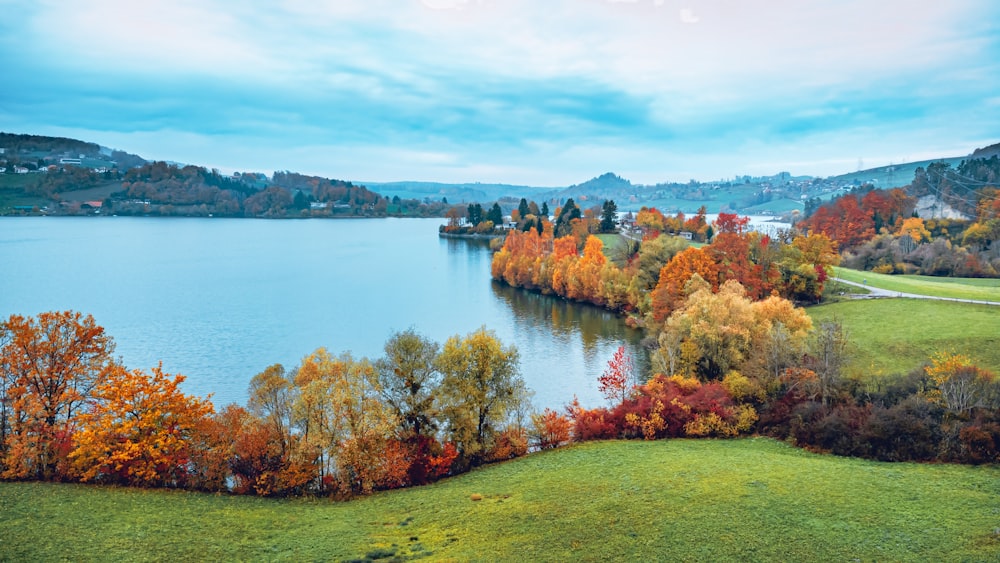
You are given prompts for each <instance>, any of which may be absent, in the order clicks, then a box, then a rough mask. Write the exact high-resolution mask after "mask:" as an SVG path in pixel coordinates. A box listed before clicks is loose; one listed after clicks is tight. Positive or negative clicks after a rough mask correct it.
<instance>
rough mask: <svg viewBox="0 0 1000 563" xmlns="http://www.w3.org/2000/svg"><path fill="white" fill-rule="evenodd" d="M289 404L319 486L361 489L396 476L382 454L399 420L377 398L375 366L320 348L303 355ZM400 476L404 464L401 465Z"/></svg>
mask: <svg viewBox="0 0 1000 563" xmlns="http://www.w3.org/2000/svg"><path fill="white" fill-rule="evenodd" d="M295 384H296V386H297V387H298V395H297V398H296V403H295V405H294V407H293V412H294V416H295V420H296V421H297V423H298V425H299V428H300V429H301V431H302V441H303V445H304V447H305V448H306V449H307V450H308V451H310V452H311V453H312V454H313V455H314V456H315V457H316V459H318V460H319V463H318V465H319V467H320V480H319V488H320V490H322V491H325V490H328V488H329V487H330V486H332V485H333V484H336V485H337V486H338V488H339V489H340V490H341V491H342V492H344V493H366V492H369V491H371V490H372V489H373V488H374V487H376V486H378V485H379V484H380V483H382V482H383V481H385V480H392V479H393V478H395V477H396V476H397V474H398V473H396V470H397V469H398V467H396V466H395V465H393V466H392V467H389V466H387V465H386V464H385V463H383V458H384V457H387V456H385V454H386V452H387V449H386V448H387V447H388V445H389V441H390V439H391V438H392V437H393V436H394V431H395V429H396V427H397V426H398V420H397V419H396V417H395V416H393V414H392V413H391V411H390V409H389V407H387V406H386V405H385V404H384V403H382V401H381V400H380V399H379V392H380V386H379V383H378V375H377V371H376V370H375V368H374V366H372V364H371V363H370V362H369V361H368V360H365V359H362V360H355V359H354V358H353V357H351V355H350V354H346V353H345V354H342V355H341V356H340V357H333V356H331V355H330V354H329V352H327V351H326V349H325V348H320V349H318V350H317V351H315V352H313V353H312V354H310V355H309V356H306V357H305V358H304V359H303V360H302V363H301V365H300V367H299V370H298V374H297V375H296V378H295ZM403 473H404V474H405V468H404V469H403Z"/></svg>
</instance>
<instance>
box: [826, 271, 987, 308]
mask: <svg viewBox="0 0 1000 563" xmlns="http://www.w3.org/2000/svg"><path fill="white" fill-rule="evenodd" d="M834 275H835V276H836V277H838V278H842V279H845V280H848V281H852V282H855V283H866V284H867V285H869V286H872V287H878V288H882V289H888V290H890V291H901V292H903V293H914V294H917V295H930V296H933V297H948V298H951V299H971V300H975V301H993V302H998V303H1000V279H997V278H942V277H935V276H897V275H888V274H876V273H875V272H862V271H859V270H851V269H848V268H839V267H837V268H834Z"/></svg>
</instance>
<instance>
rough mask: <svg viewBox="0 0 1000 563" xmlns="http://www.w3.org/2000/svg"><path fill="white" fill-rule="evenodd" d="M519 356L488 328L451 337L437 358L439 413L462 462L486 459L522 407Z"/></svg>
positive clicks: (476, 461)
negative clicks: (440, 378)
mask: <svg viewBox="0 0 1000 563" xmlns="http://www.w3.org/2000/svg"><path fill="white" fill-rule="evenodd" d="M518 357H519V356H518V352H517V348H515V347H514V346H504V345H503V344H502V343H501V342H500V340H499V339H498V338H497V337H496V335H495V334H493V332H492V331H489V330H486V328H485V327H483V328H480V329H479V330H477V331H475V332H473V333H471V334H469V335H468V336H465V337H464V338H463V337H459V336H457V335H456V336H453V337H451V338H449V339H448V341H447V342H445V345H444V347H443V348H442V350H441V353H440V354H439V355H438V358H437V369H438V371H440V372H441V374H442V375H443V378H442V380H441V388H440V394H439V396H438V401H439V402H438V404H439V409H440V411H441V413H442V415H443V419H444V422H445V431H446V433H447V434H448V438H449V440H450V441H451V442H454V443H455V444H456V446H457V448H458V451H459V454H460V456H461V459H460V462H461V463H464V464H471V465H477V464H479V463H482V462H483V461H485V460H486V459H487V458H488V456H489V453H490V450H491V449H492V448H493V447H494V445H495V440H496V438H497V436H498V435H499V433H500V432H501V431H502V430H503V427H504V426H505V425H506V423H507V422H508V420H509V417H510V415H512V414H514V413H515V412H517V411H518V410H519V409H520V408H521V407H522V404H521V403H522V401H523V400H524V397H525V389H524V381H523V380H522V379H521V376H520V374H519V368H518Z"/></svg>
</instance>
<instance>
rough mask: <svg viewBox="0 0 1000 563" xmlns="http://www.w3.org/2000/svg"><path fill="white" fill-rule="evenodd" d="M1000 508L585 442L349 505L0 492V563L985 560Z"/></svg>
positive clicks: (647, 445) (916, 488) (885, 478)
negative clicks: (161, 562)
mask: <svg viewBox="0 0 1000 563" xmlns="http://www.w3.org/2000/svg"><path fill="white" fill-rule="evenodd" d="M474 493H478V494H480V495H482V496H483V500H480V501H473V500H471V498H470V496H471V495H472V494H474ZM998 498H1000V468H997V467H965V466H953V465H919V464H887V463H878V462H872V461H864V460H858V459H848V458H837V457H833V456H824V455H817V454H810V453H808V452H805V451H802V450H798V449H795V448H793V447H791V446H788V445H786V444H783V443H779V442H775V441H772V440H769V439H764V438H753V439H742V440H728V441H727V440H718V441H717V440H670V441H659V442H641V441H634V442H624V441H622V442H599V443H597V442H595V443H587V444H582V445H578V446H574V447H571V448H566V449H562V450H557V451H553V452H547V453H544V454H538V455H532V456H529V457H527V458H524V459H520V460H517V461H513V462H509V463H505V464H501V465H497V466H493V467H489V468H485V469H481V470H478V471H475V472H472V473H470V474H466V475H463V476H460V477H457V478H453V479H449V480H446V481H444V482H441V483H438V484H436V485H432V486H428V487H422V488H415V489H410V490H402V491H394V492H388V493H382V494H378V495H374V496H372V497H368V498H364V499H360V500H356V501H352V502H346V503H337V502H329V501H326V500H291V501H272V500H264V499H255V498H241V497H229V496H216V495H203V494H196V493H183V492H169V491H167V492H165V491H143V490H128V489H125V490H122V489H106V488H97V487H86V486H76V485H55V484H39V483H4V484H0V509H2V510H0V538H2V541H0V560H11V561H27V560H30V561H37V560H74V561H88V560H102V561H108V560H114V561H119V560H121V561H125V560H137V561H140V560H171V561H182V560H184V561H187V560H213V561H214V560H269V561H270V560H292V561H302V560H344V559H352V558H365V557H366V556H367V557H368V558H371V559H375V558H379V557H381V558H389V557H398V558H411V557H412V558H421V557H426V558H428V559H429V560H435V561H437V560H460V561H467V560H499V561H568V560H587V561H609V560H617V561H652V560H671V561H736V560H739V561H996V560H998V558H1000V532H998V531H997V528H998V527H1000V505H998V503H997V499H998Z"/></svg>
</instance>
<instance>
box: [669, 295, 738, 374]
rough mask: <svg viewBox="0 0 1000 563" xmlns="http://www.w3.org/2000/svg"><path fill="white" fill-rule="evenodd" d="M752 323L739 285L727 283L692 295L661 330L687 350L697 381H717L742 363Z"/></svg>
mask: <svg viewBox="0 0 1000 563" xmlns="http://www.w3.org/2000/svg"><path fill="white" fill-rule="evenodd" d="M755 323H756V318H755V316H754V311H753V307H752V306H751V301H750V300H749V299H748V298H747V297H746V291H745V290H744V289H743V286H742V285H740V284H739V282H736V281H733V280H730V281H727V282H726V283H724V284H723V285H722V287H720V288H719V292H718V293H715V294H713V293H712V292H711V291H709V290H708V289H707V288H704V289H700V290H697V291H695V292H694V293H692V294H691V295H690V296H689V297H688V298H687V301H685V302H684V307H683V308H682V309H680V310H678V311H676V312H675V313H674V314H672V315H671V316H670V318H669V319H668V320H667V323H666V325H665V326H664V329H663V330H664V331H670V332H674V333H677V334H678V335H680V340H682V341H683V344H686V345H687V346H688V347H689V348H690V351H688V352H687V353H686V355H687V356H688V359H687V361H688V362H689V363H690V362H692V361H693V363H694V366H693V367H694V372H695V374H696V375H697V376H698V377H699V378H700V379H703V380H721V379H722V378H723V377H724V376H725V375H726V374H727V373H728V372H729V371H730V370H731V369H734V368H736V367H738V366H739V365H741V364H742V362H743V361H744V360H745V359H746V357H747V354H748V352H749V350H750V344H751V342H752V341H753V333H754V330H755V326H754V325H755ZM661 363H662V364H669V362H663V361H661Z"/></svg>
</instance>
